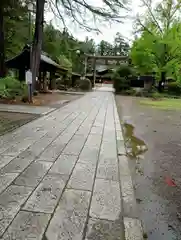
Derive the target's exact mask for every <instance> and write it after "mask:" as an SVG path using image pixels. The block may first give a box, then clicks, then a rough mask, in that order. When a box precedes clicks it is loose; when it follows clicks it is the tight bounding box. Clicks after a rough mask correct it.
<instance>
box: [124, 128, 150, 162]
mask: <svg viewBox="0 0 181 240" xmlns="http://www.w3.org/2000/svg"><path fill="white" fill-rule="evenodd" d="M123 127H124V138H125V144H126V150H127V155H128V156H129V157H130V158H137V157H138V156H139V155H141V154H143V153H145V152H146V151H147V150H148V148H147V146H146V144H145V143H144V141H143V140H141V139H139V138H137V137H135V136H134V126H133V125H131V124H128V123H124V124H123Z"/></svg>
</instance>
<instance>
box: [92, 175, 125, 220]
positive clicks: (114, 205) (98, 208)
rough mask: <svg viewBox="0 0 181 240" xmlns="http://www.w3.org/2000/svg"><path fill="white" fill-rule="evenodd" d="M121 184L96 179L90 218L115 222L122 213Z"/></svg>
mask: <svg viewBox="0 0 181 240" xmlns="http://www.w3.org/2000/svg"><path fill="white" fill-rule="evenodd" d="M121 210H122V209H121V199H120V187H119V183H118V182H115V181H111V180H105V179H96V181H95V187H94V192H93V197H92V202H91V208H90V216H91V217H92V218H100V219H107V220H112V221H115V220H116V219H118V218H119V215H120V213H121Z"/></svg>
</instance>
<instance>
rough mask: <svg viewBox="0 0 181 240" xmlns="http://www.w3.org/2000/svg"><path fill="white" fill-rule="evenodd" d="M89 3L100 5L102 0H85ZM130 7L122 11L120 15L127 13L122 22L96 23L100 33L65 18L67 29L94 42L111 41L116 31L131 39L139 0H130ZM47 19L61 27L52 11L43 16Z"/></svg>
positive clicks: (83, 38) (139, 9) (76, 36)
mask: <svg viewBox="0 0 181 240" xmlns="http://www.w3.org/2000/svg"><path fill="white" fill-rule="evenodd" d="M87 1H88V2H89V3H90V2H91V4H94V5H96V6H101V5H102V0H87ZM129 7H130V9H131V11H130V12H128V13H126V11H123V12H122V15H126V14H127V15H128V17H126V18H125V19H123V23H122V24H121V23H119V24H118V23H113V24H112V25H111V26H109V24H106V23H104V24H97V27H98V28H99V30H100V31H101V33H100V34H98V35H97V34H96V33H95V32H87V31H86V30H83V29H81V28H80V27H78V26H75V25H74V24H72V22H71V21H70V20H69V19H66V20H67V22H68V29H69V31H70V32H71V33H72V34H73V36H74V37H75V38H77V39H79V40H85V38H86V36H88V37H89V38H93V39H94V40H95V42H96V43H98V42H100V41H101V40H105V41H108V42H112V41H113V39H114V36H115V35H116V33H117V32H120V33H121V34H122V35H123V36H124V37H126V38H128V39H130V40H132V39H133V34H132V31H133V24H134V20H133V18H134V16H135V15H136V13H138V12H140V11H141V7H140V0H132V3H130V6H129ZM45 18H46V20H47V21H50V20H53V24H54V25H55V26H56V27H57V28H60V29H61V28H62V24H61V22H60V20H59V19H56V20H55V18H54V15H53V14H52V13H50V12H49V13H47V14H46V16H45Z"/></svg>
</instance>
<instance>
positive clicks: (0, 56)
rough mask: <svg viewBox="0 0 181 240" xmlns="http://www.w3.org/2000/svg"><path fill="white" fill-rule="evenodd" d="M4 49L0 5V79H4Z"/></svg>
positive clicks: (0, 7)
mask: <svg viewBox="0 0 181 240" xmlns="http://www.w3.org/2000/svg"><path fill="white" fill-rule="evenodd" d="M5 75H6V66H5V48H4V16H3V6H1V4H0V78H1V77H5Z"/></svg>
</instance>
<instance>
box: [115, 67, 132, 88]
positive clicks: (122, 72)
mask: <svg viewBox="0 0 181 240" xmlns="http://www.w3.org/2000/svg"><path fill="white" fill-rule="evenodd" d="M130 74H131V69H130V67H129V66H126V65H123V66H121V67H119V68H118V69H117V70H116V71H115V72H114V74H113V76H112V79H113V81H114V88H115V91H116V92H121V91H125V90H128V89H130V78H129V75H130Z"/></svg>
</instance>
